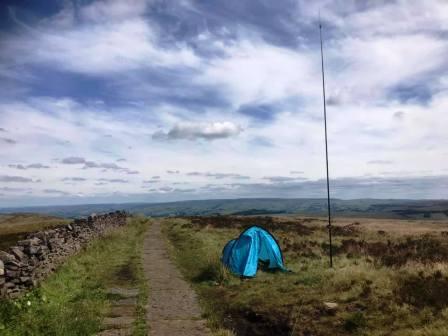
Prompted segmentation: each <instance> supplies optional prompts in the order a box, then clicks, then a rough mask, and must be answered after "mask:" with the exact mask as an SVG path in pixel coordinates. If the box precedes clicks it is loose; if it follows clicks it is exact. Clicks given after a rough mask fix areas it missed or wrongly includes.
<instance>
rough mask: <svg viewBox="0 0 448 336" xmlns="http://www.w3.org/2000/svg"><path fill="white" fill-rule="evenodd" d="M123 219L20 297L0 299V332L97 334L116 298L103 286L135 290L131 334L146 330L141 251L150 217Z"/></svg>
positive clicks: (16, 333) (22, 333)
mask: <svg viewBox="0 0 448 336" xmlns="http://www.w3.org/2000/svg"><path fill="white" fill-rule="evenodd" d="M128 220H129V221H130V223H129V225H126V226H124V227H122V228H119V229H117V230H115V231H113V232H112V233H110V234H108V235H107V236H105V237H104V238H102V239H97V240H95V241H93V242H92V243H91V244H90V245H89V246H87V247H86V248H85V249H84V250H83V251H81V252H80V253H79V254H78V255H76V256H73V257H71V258H70V259H69V260H68V261H67V262H66V263H65V264H64V265H63V266H62V267H61V268H60V269H58V270H57V271H56V272H55V273H54V274H52V275H51V276H49V278H47V279H46V280H45V281H43V282H42V283H41V285H40V286H39V287H37V288H36V289H34V290H32V291H30V292H29V293H27V294H26V295H25V296H24V297H22V298H20V299H17V300H10V301H9V300H4V301H2V302H1V305H0V334H1V335H8V336H9V335H11V336H12V335H14V336H15V335H49V336H51V335H54V336H59V335H80V336H81V335H93V334H96V333H97V332H99V331H100V330H101V329H102V321H103V319H104V317H106V316H107V314H108V312H109V310H110V309H111V306H112V304H113V301H114V299H116V298H114V297H111V295H110V294H108V292H107V289H108V288H111V287H112V288H113V287H116V286H119V287H121V288H126V287H130V288H131V287H132V288H138V289H139V294H138V297H137V309H136V311H137V316H136V320H135V323H134V335H146V329H147V327H146V322H145V306H146V300H147V299H146V298H147V290H148V289H147V284H146V280H145V278H144V275H143V269H142V264H141V250H142V244H143V238H144V232H145V231H146V230H147V228H148V225H149V221H148V220H147V219H146V218H143V217H133V218H130V219H128Z"/></svg>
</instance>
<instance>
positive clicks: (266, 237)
mask: <svg viewBox="0 0 448 336" xmlns="http://www.w3.org/2000/svg"><path fill="white" fill-rule="evenodd" d="M259 261H262V262H263V263H264V264H266V265H268V268H269V269H280V270H286V269H285V267H284V265H283V255H282V252H281V250H280V246H279V245H278V243H277V241H276V240H275V238H274V236H273V235H272V234H271V233H270V232H268V231H267V230H265V229H263V228H261V227H259V226H251V227H250V228H248V229H246V230H245V231H243V232H242V233H241V234H240V236H239V237H238V239H232V240H230V241H229V242H228V243H227V244H226V245H225V246H224V249H223V252H222V262H223V264H224V265H226V266H227V267H228V268H229V269H230V270H231V271H232V272H233V273H235V274H238V275H241V276H246V277H254V276H255V275H256V273H257V269H258V262H259Z"/></svg>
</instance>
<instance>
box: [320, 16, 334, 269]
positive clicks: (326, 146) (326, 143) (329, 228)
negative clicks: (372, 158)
mask: <svg viewBox="0 0 448 336" xmlns="http://www.w3.org/2000/svg"><path fill="white" fill-rule="evenodd" d="M319 36H320V56H321V61H322V94H323V100H324V124H325V162H326V167H327V206H328V238H329V241H330V267H333V244H332V239H331V203H330V177H329V173H328V140H327V103H326V98H325V73H324V48H323V42H322V24H321V21H320V11H319Z"/></svg>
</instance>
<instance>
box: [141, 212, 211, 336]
mask: <svg viewBox="0 0 448 336" xmlns="http://www.w3.org/2000/svg"><path fill="white" fill-rule="evenodd" d="M160 225H161V224H160V222H157V221H154V222H153V224H152V225H151V227H150V229H149V230H148V233H147V236H146V239H145V242H144V247H143V253H144V255H143V260H144V271H145V274H146V277H147V279H148V281H149V306H148V309H147V312H148V315H147V320H148V325H149V334H150V335H152V336H165V335H166V336H168V335H169V336H171V335H184V336H202V335H209V334H210V330H209V329H208V328H207V327H206V326H205V320H203V319H202V317H201V310H200V308H199V305H198V302H197V298H196V295H195V293H194V291H193V290H192V289H191V288H190V286H189V285H188V284H187V282H186V281H185V280H184V279H183V278H182V275H181V273H180V271H179V270H178V269H177V267H176V266H175V265H174V264H173V263H172V261H171V260H170V258H169V255H168V250H167V246H166V242H165V240H164V238H163V236H162V233H161V231H160V229H161V228H160Z"/></svg>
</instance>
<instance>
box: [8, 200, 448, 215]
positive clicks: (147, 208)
mask: <svg viewBox="0 0 448 336" xmlns="http://www.w3.org/2000/svg"><path fill="white" fill-rule="evenodd" d="M114 210H126V211H128V212H130V213H132V214H144V215H146V216H152V217H168V216H210V215H216V214H221V215H241V216H250V215H291V214H301V215H306V216H319V215H324V214H326V211H327V200H326V199H322V198H295V199H294V198H243V199H217V200H213V199H211V200H191V201H181V202H170V203H123V204H84V205H69V206H42V207H23V208H9V209H8V208H3V209H1V208H0V213H10V212H32V213H41V214H51V215H56V216H61V217H67V218H73V217H80V216H88V215H90V214H91V213H106V212H110V211H114ZM332 211H333V212H334V213H335V214H336V215H337V216H338V217H364V218H390V219H425V220H444V219H445V220H448V200H400V199H391V200H385V199H353V200H341V199H333V200H332Z"/></svg>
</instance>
